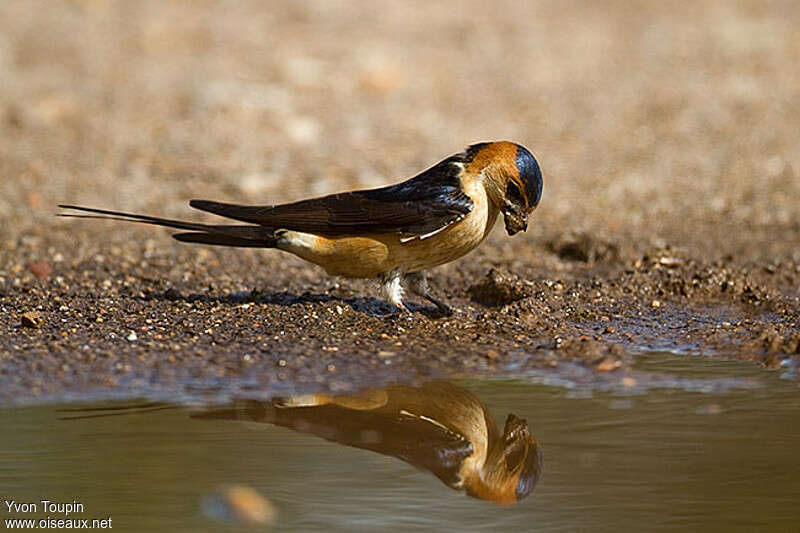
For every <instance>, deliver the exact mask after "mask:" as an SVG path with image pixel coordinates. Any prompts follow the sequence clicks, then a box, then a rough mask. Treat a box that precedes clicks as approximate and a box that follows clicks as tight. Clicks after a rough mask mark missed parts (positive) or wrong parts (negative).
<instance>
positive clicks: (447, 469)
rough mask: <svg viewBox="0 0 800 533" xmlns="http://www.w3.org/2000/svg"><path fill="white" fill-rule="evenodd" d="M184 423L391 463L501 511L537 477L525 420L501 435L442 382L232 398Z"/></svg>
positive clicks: (472, 403) (487, 416)
mask: <svg viewBox="0 0 800 533" xmlns="http://www.w3.org/2000/svg"><path fill="white" fill-rule="evenodd" d="M191 417H192V418H194V419H205V420H242V421H247V422H249V423H253V422H255V423H266V424H274V425H277V426H282V427H286V428H289V429H292V430H294V431H299V432H301V433H309V434H312V435H316V436H318V437H322V438H324V439H326V440H329V441H332V442H336V443H339V444H342V445H345V446H352V447H354V448H359V449H363V450H369V451H372V452H376V453H379V454H382V455H387V456H390V457H397V458H399V459H401V460H403V461H405V462H407V463H409V464H411V465H413V466H415V467H417V468H419V469H421V470H426V471H428V472H431V473H433V474H434V475H435V476H436V477H438V478H439V479H440V480H441V481H442V482H443V483H444V484H445V485H447V486H448V487H450V488H452V489H455V490H460V491H464V492H465V493H466V494H468V495H469V496H472V497H474V498H479V499H482V500H487V501H492V502H495V503H498V504H501V505H511V504H515V503H517V502H519V501H520V500H522V499H523V498H525V497H527V496H528V495H530V494H531V493H532V492H533V490H534V488H535V486H536V484H537V481H538V480H539V477H540V476H541V473H542V447H541V445H540V444H539V442H538V441H537V440H536V438H535V437H534V436H533V435H532V434H531V432H530V429H529V427H528V423H527V422H526V421H525V420H523V419H521V418H519V417H517V416H516V415H514V414H509V415H508V416H507V417H506V421H505V424H504V426H503V428H502V429H501V428H500V427H499V426H498V424H497V421H496V420H495V418H494V416H493V415H492V414H491V413H490V412H489V409H488V408H487V407H486V405H484V403H483V402H481V400H480V399H478V398H477V397H476V396H475V395H474V394H473V393H471V392H470V391H468V390H467V389H465V388H463V387H460V386H458V385H456V384H454V383H451V382H447V381H432V382H427V383H423V384H420V385H416V386H408V385H393V386H389V387H370V388H366V389H362V390H360V391H357V392H354V393H350V394H344V395H330V394H326V393H314V394H303V395H296V396H288V397H278V398H273V399H272V400H269V401H260V400H255V399H238V400H236V401H235V402H234V403H233V404H232V405H230V406H222V407H219V408H212V409H210V410H207V411H201V412H197V413H193V414H192V415H191Z"/></svg>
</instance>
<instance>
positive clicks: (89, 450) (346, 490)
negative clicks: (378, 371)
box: [0, 356, 800, 532]
mask: <svg viewBox="0 0 800 533" xmlns="http://www.w3.org/2000/svg"><path fill="white" fill-rule="evenodd" d="M641 368H642V369H644V370H647V371H653V372H659V373H662V374H666V375H668V376H673V377H674V378H675V380H674V383H675V385H676V387H677V388H672V389H656V390H649V391H647V392H646V393H638V394H629V393H625V391H624V389H621V390H618V391H590V392H589V393H587V392H586V391H581V390H577V391H576V390H575V389H568V388H564V387H552V386H547V385H542V384H540V383H539V384H537V383H536V382H535V381H536V380H531V379H527V378H518V379H515V380H492V381H470V380H466V381H459V382H457V383H455V384H454V386H455V387H459V388H463V389H465V390H467V391H469V393H471V395H472V396H474V397H475V398H477V399H478V400H479V401H480V402H481V403H482V404H483V405H484V406H485V409H486V412H487V413H488V416H490V417H493V418H494V419H495V420H496V421H497V425H498V428H499V430H502V429H503V421H504V420H506V417H507V415H508V414H509V413H513V414H515V415H517V416H518V417H520V418H521V419H524V420H526V421H527V426H528V429H529V431H530V433H531V434H532V435H533V437H534V438H535V440H536V442H537V445H538V446H539V448H540V450H541V455H542V472H541V476H540V477H539V480H538V484H537V485H536V488H535V490H534V491H533V492H532V493H531V494H530V495H528V496H527V497H525V498H523V499H522V500H521V501H519V502H518V503H517V504H516V505H512V506H500V505H497V504H496V503H492V502H489V501H483V500H481V499H478V498H473V497H469V496H467V495H465V494H464V492H463V491H459V490H456V489H453V488H451V487H449V486H448V485H447V483H445V482H443V481H442V480H441V479H439V478H437V476H436V475H434V474H433V473H431V471H430V470H420V469H418V468H415V467H414V466H412V465H411V464H409V462H407V461H403V460H400V459H398V458H397V457H395V456H392V455H391V454H382V453H375V452H374V451H368V450H364V449H360V448H358V447H354V446H352V445H342V444H337V443H334V442H330V441H328V440H325V439H323V438H320V437H319V436H316V435H314V434H312V433H311V432H309V431H303V429H305V430H308V428H307V427H305V426H304V427H302V428H300V429H301V430H300V431H298V430H296V429H289V428H287V427H281V426H280V425H274V424H271V423H267V422H265V421H263V420H262V421H258V420H254V419H252V417H250V419H248V417H247V416H241V417H238V418H237V419H231V418H230V417H228V418H225V417H218V418H214V417H208V416H205V417H204V416H202V414H203V413H208V412H209V410H210V411H212V412H213V411H214V410H216V412H222V411H220V410H224V409H225V406H217V407H213V408H203V409H199V408H196V407H191V408H190V407H184V406H174V405H168V406H164V408H157V409H152V410H147V409H138V410H136V409H134V410H130V409H122V410H120V411H108V413H113V414H114V415H113V416H103V417H93V418H82V419H73V420H65V419H64V418H65V417H70V416H74V415H75V414H78V415H80V414H81V413H75V412H74V411H65V409H74V408H75V407H76V406H75V405H69V406H64V405H56V406H37V407H25V408H13V409H11V408H9V409H0V427H2V428H3V430H2V437H0V444H1V446H0V449H1V450H2V451H0V493H2V494H3V498H4V499H8V500H10V499H14V500H15V501H17V502H26V501H29V502H39V501H40V500H42V499H48V500H51V501H63V502H72V501H76V502H79V503H82V504H83V506H84V512H82V513H79V514H78V515H71V516H70V517H73V516H79V517H80V518H107V517H111V518H112V520H113V529H115V530H121V531H216V530H219V531H228V530H233V526H232V525H230V524H227V523H224V522H219V521H217V520H215V519H214V518H211V517H210V516H208V514H207V513H206V512H204V510H203V504H202V502H203V501H205V499H206V498H207V497H208V496H209V494H212V493H214V491H215V490H217V489H218V488H219V487H220V486H222V485H226V484H237V485H244V486H248V487H251V488H253V489H255V490H257V491H258V492H260V493H261V494H263V495H264V496H265V497H266V498H268V499H269V500H270V501H271V502H272V504H273V505H274V506H275V507H276V508H277V510H278V516H277V520H276V522H275V524H274V528H273V529H274V531H378V530H381V531H411V530H421V531H422V530H428V531H436V530H451V531H488V530H502V531H515V530H516V531H565V532H566V531H593V532H602V531H609V532H611V531H614V532H616V531H677V530H682V531H700V530H703V531H755V530H758V531H793V530H796V527H797V524H798V523H800V507H799V506H798V505H797V502H798V501H800V483H798V479H799V478H800V460H798V450H800V396H798V393H797V392H798V391H797V389H796V386H795V385H794V384H792V383H791V382H789V381H787V380H782V379H780V377H779V376H778V375H777V374H775V373H768V372H764V371H760V370H757V369H754V368H752V367H750V366H748V365H744V364H740V363H734V362H725V361H712V360H704V359H699V358H687V357H673V356H660V357H649V358H645V359H644V360H643V362H642V365H641ZM720 377H721V378H725V379H728V382H727V383H728V385H729V386H726V387H723V388H722V389H720V388H718V387H714V386H708V387H703V386H689V387H687V386H685V385H686V384H687V383H689V384H694V385H697V384H701V385H702V384H703V383H707V384H709V385H713V383H714V380H715V379H717V378H720ZM731 380H733V381H731ZM668 381H669V380H667V382H668ZM731 383H733V385H730V384H731ZM737 383H738V384H740V385H741V387H740V386H736V384H737ZM703 390H714V391H717V392H714V393H711V394H709V393H706V392H698V391H703ZM719 390H722V392H719ZM132 404H139V405H141V404H142V402H127V403H126V404H123V405H132ZM116 406H117V405H115V404H108V403H104V404H99V405H98V404H94V405H84V406H80V407H101V408H109V407H116ZM239 411H240V412H241V409H239ZM86 413H89V414H97V413H98V412H96V411H87V412H86ZM103 413H104V412H103ZM198 415H201V416H198ZM365 435H367V436H369V435H372V434H371V433H366V434H365ZM329 436H330V435H329ZM417 466H419V465H417ZM0 515H2V516H1V518H2V519H3V520H5V519H7V518H33V517H35V518H40V517H43V516H46V514H45V513H41V512H40V513H38V514H32V513H9V512H8V511H7V508H6V505H5V504H4V505H3V506H2V507H0ZM53 516H54V517H56V518H64V516H63V514H59V513H53ZM498 528H499V529H498ZM244 529H247V527H245V528H244ZM261 529H262V530H263V528H261Z"/></svg>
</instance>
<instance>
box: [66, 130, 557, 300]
mask: <svg viewBox="0 0 800 533" xmlns="http://www.w3.org/2000/svg"><path fill="white" fill-rule="evenodd" d="M542 187H543V180H542V171H541V169H540V167H539V163H538V162H537V160H536V158H535V157H534V156H533V154H532V153H531V152H530V151H529V150H528V149H526V148H525V147H524V146H522V145H520V144H516V143H513V142H509V141H498V142H484V143H478V144H473V145H471V146H469V147H467V148H466V149H465V150H464V151H463V152H460V153H457V154H455V155H452V156H450V157H448V158H446V159H444V160H442V161H440V162H439V163H437V164H435V165H434V166H432V167H430V168H429V169H427V170H425V171H423V172H421V173H419V174H418V175H416V176H414V177H412V178H410V179H408V180H406V181H404V182H402V183H398V184H395V185H389V186H386V187H382V188H378V189H369V190H357V191H351V192H341V193H338V194H331V195H328V196H323V197H321V198H312V199H308V200H301V201H298V202H293V203H288V204H281V205H252V206H251V205H237V204H228V203H222V202H214V201H209V200H191V201H190V202H189V205H190V206H191V207H193V208H195V209H199V210H201V211H206V212H209V213H213V214H215V215H220V216H222V217H227V218H229V219H233V220H236V221H239V222H244V223H245V224H224V225H223V224H219V225H218V224H201V223H196V222H184V221H180V220H171V219H166V218H160V217H153V216H148V215H138V214H132V213H124V212H120V211H109V210H106V209H96V208H91V207H81V206H77V205H59V207H60V208H62V209H67V210H72V211H81V212H85V213H92V215H76V214H72V213H61V214H60V215H61V216H67V217H77V218H103V219H112V220H122V221H126V222H140V223H145V224H153V225H157V226H166V227H169V228H175V229H180V230H185V231H184V232H181V233H176V234H173V235H172V237H173V238H174V239H176V240H178V241H181V242H187V243H200V244H209V245H220V246H239V247H255V248H277V249H279V250H283V251H286V252H289V253H292V254H294V255H296V256H298V257H301V258H302V259H305V260H306V261H309V262H311V263H314V264H315V265H319V266H321V267H322V268H323V269H325V271H326V272H327V273H328V274H331V275H338V276H344V277H349V278H378V279H379V280H380V281H381V282H382V286H383V292H384V295H385V296H386V299H387V300H388V301H389V302H390V303H391V304H393V305H394V306H396V307H397V308H399V309H400V310H402V311H405V312H408V311H409V309H408V307H407V306H406V304H405V287H407V288H408V289H410V290H411V292H412V293H414V294H416V295H418V296H421V297H423V298H425V299H426V300H428V301H429V302H431V303H432V304H434V305H435V306H436V307H437V308H438V309H439V310H440V311H442V312H443V313H445V314H451V313H452V310H451V309H450V308H449V307H448V306H447V305H446V304H445V303H444V302H442V301H440V300H438V299H437V298H435V297H434V296H433V294H432V291H431V289H430V287H429V285H428V282H427V277H426V273H425V271H426V270H428V269H430V268H433V267H436V266H439V265H443V264H445V263H449V262H451V261H454V260H456V259H458V258H460V257H462V256H464V255H465V254H467V253H468V252H470V251H472V250H474V249H475V248H476V247H477V246H478V245H479V244H480V243H481V242H482V241H483V240H484V239H485V238H486V237H487V236H488V235H489V232H490V231H491V230H492V227H493V226H494V224H495V222H496V220H497V217H498V216H499V215H500V214H502V215H503V219H504V222H505V229H506V231H507V232H508V234H509V235H510V236H513V235H515V234H516V233H518V232H520V231H525V230H527V228H528V218H529V216H530V215H531V213H532V212H533V211H534V210H535V209H536V207H537V206H538V205H539V201H540V200H541V197H542ZM404 286H405V287H404Z"/></svg>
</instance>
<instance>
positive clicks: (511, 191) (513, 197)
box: [506, 181, 525, 206]
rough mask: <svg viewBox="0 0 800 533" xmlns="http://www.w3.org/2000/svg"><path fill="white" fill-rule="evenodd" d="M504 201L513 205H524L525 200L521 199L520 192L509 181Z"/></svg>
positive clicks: (515, 185)
mask: <svg viewBox="0 0 800 533" xmlns="http://www.w3.org/2000/svg"><path fill="white" fill-rule="evenodd" d="M506 200H509V201H511V202H512V203H514V204H515V205H520V206H522V205H525V200H524V199H523V198H522V192H520V190H519V187H518V186H517V184H516V183H514V182H513V181H509V182H508V185H506Z"/></svg>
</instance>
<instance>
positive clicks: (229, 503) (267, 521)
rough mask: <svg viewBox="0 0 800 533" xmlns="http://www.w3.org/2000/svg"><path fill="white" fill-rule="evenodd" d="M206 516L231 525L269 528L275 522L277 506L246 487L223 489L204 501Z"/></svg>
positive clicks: (237, 486) (235, 486)
mask: <svg viewBox="0 0 800 533" xmlns="http://www.w3.org/2000/svg"><path fill="white" fill-rule="evenodd" d="M203 511H205V514H206V515H208V516H210V517H211V518H214V519H216V520H220V521H222V522H227V523H230V524H238V525H251V526H255V525H258V526H269V525H272V524H273V523H274V522H275V518H276V517H277V511H276V509H275V506H274V505H272V503H271V502H270V501H269V500H268V499H266V498H265V497H264V496H262V495H261V494H259V492H258V491H257V490H255V489H253V488H251V487H248V486H245V485H231V486H229V487H222V488H220V489H219V490H217V491H216V493H214V494H212V495H211V496H208V497H206V498H205V499H204V500H203Z"/></svg>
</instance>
